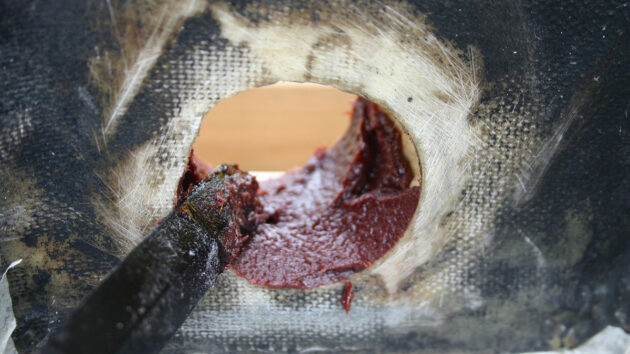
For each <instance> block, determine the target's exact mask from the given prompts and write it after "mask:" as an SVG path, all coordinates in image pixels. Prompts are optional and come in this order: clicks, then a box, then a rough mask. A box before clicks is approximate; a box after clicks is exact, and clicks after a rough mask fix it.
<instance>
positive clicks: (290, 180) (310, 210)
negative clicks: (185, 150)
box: [232, 99, 420, 288]
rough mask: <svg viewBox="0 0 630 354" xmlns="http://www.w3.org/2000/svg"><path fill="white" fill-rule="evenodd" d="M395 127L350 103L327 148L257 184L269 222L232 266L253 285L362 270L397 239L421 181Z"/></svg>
mask: <svg viewBox="0 0 630 354" xmlns="http://www.w3.org/2000/svg"><path fill="white" fill-rule="evenodd" d="M412 179H413V173H412V170H411V168H410V166H409V163H408V161H407V160H406V159H405V157H404V155H403V152H402V142H401V135H400V132H399V130H398V129H397V128H396V127H395V126H394V124H393V123H392V121H391V120H390V119H389V117H388V116H387V115H386V114H385V112H384V111H383V110H382V109H381V108H380V107H378V106H377V105H376V104H374V103H371V102H369V101H367V100H364V99H358V100H357V101H356V102H355V103H354V109H353V113H352V122H351V125H350V128H349V130H348V131H347V132H346V134H345V135H344V137H343V138H342V139H341V140H340V141H339V143H337V144H336V145H335V146H334V147H333V148H331V149H330V150H324V149H321V150H319V151H317V152H316V153H315V155H314V156H313V157H312V158H311V159H310V160H309V162H308V163H307V164H306V165H305V166H304V167H303V168H301V169H299V170H294V171H291V172H289V173H287V174H285V175H284V176H283V177H281V178H279V179H276V180H270V181H266V182H263V183H261V185H260V190H259V192H258V196H259V198H260V201H261V203H262V204H263V206H264V210H265V211H264V216H265V219H266V221H265V222H263V223H261V224H259V225H258V230H257V232H256V234H255V235H254V237H252V238H251V239H250V240H248V242H247V243H246V244H245V246H244V247H243V249H242V250H241V253H240V254H239V256H238V257H237V258H236V259H235V260H234V261H233V263H232V267H233V268H234V270H235V272H236V274H238V275H240V276H243V277H245V278H247V279H248V280H249V281H250V282H252V283H254V284H260V285H266V286H270V287H292V288H313V287H316V286H320V285H324V284H330V283H333V282H336V281H339V280H342V279H345V278H347V277H348V276H350V275H351V274H353V273H356V272H359V271H361V270H363V269H365V268H367V267H368V266H369V265H370V264H372V263H373V262H374V261H376V260H377V259H378V258H380V257H381V256H383V255H384V254H385V253H386V252H387V251H388V250H389V249H390V248H391V247H392V246H394V244H395V243H396V242H397V241H398V240H399V239H400V237H401V236H402V235H403V233H404V231H405V230H406V229H407V226H408V225H409V222H410V221H411V218H412V216H413V214H414V212H415V210H416V206H417V205H418V199H419V197H420V187H417V186H414V187H410V183H411V181H412Z"/></svg>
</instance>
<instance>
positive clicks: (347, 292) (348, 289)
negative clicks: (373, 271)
mask: <svg viewBox="0 0 630 354" xmlns="http://www.w3.org/2000/svg"><path fill="white" fill-rule="evenodd" d="M352 299H354V292H353V291H352V283H351V282H346V284H345V285H344V286H343V294H341V306H343V309H344V310H346V315H347V314H348V313H350V305H352Z"/></svg>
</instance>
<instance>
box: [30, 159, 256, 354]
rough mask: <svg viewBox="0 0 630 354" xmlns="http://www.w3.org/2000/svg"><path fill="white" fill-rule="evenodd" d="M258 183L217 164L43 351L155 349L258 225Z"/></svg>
mask: <svg viewBox="0 0 630 354" xmlns="http://www.w3.org/2000/svg"><path fill="white" fill-rule="evenodd" d="M257 188H258V184H257V182H256V180H255V179H254V178H253V177H251V176H250V175H248V174H247V173H244V172H241V171H240V170H238V169H237V168H235V167H233V166H229V165H222V166H220V167H218V168H217V170H215V172H213V173H212V174H210V175H209V176H208V178H207V179H206V180H205V181H203V182H201V183H200V184H199V185H198V186H196V187H195V188H194V189H193V190H192V193H191V194H190V195H189V196H188V197H187V198H186V199H185V200H184V201H183V202H181V201H180V203H179V205H178V206H177V208H176V210H175V211H173V212H172V213H171V214H170V215H169V216H167V217H166V218H165V219H164V220H163V221H162V222H161V223H160V225H159V226H158V227H157V228H156V229H155V230H153V232H151V234H150V235H149V236H147V238H146V239H145V240H144V241H143V242H142V243H140V245H138V246H137V247H136V248H135V249H134V250H133V251H132V252H131V253H130V254H129V255H128V256H127V257H126V258H125V259H124V260H123V262H122V263H121V264H120V265H119V266H118V267H117V268H116V269H115V270H114V271H113V272H112V273H111V274H110V275H109V276H108V277H107V278H106V279H105V280H104V281H103V282H102V283H101V284H100V286H99V287H98V288H97V289H96V290H95V291H94V292H93V293H92V294H91V295H89V296H88V297H87V298H86V299H85V300H84V302H83V303H82V304H81V305H80V306H79V308H78V309H77V310H76V311H75V312H74V313H73V314H72V315H71V316H70V318H69V319H68V321H67V322H66V323H65V325H64V326H63V327H62V328H60V329H59V330H58V331H57V332H55V333H54V334H53V335H52V336H51V337H50V338H49V340H48V342H47V343H46V344H45V346H44V347H43V348H42V350H41V351H42V352H44V353H91V354H94V353H111V352H119V353H147V352H156V351H159V350H160V349H161V348H162V347H163V346H164V344H165V343H166V342H167V341H168V339H169V338H170V337H171V336H172V335H173V334H174V333H175V332H176V331H177V329H178V328H179V327H180V325H181V324H182V322H184V320H185V319H186V317H188V314H189V313H190V311H191V310H192V309H193V307H194V306H195V305H196V304H197V302H198V301H199V299H201V297H202V296H203V295H204V294H205V292H206V291H207V290H208V289H209V288H210V287H212V286H213V285H214V282H215V280H216V278H217V277H218V276H219V274H221V272H222V271H223V269H224V267H225V265H226V264H227V263H229V262H230V261H231V259H232V257H233V256H235V255H236V254H237V253H238V251H239V249H240V246H241V245H242V244H243V242H244V241H245V240H246V239H247V237H248V235H250V234H251V233H252V232H253V231H254V230H255V228H256V221H255V218H256V215H257V213H258V211H259V206H260V204H259V203H258V201H257V200H256V189H257Z"/></svg>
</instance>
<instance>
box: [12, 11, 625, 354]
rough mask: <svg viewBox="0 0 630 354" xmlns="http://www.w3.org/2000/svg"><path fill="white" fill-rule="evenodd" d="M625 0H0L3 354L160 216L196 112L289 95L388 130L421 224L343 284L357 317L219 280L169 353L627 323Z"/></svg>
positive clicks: (545, 339)
mask: <svg viewBox="0 0 630 354" xmlns="http://www.w3.org/2000/svg"><path fill="white" fill-rule="evenodd" d="M629 7H630V5H629V3H627V2H623V1H579V0H577V1H572V0H571V1H569V0H562V1H533V0H524V1H517V0H507V1H490V0H487V1H485V0H482V1H464V0H462V1H459V0H451V1H434V0H426V1H409V2H405V1H350V0H348V1H345V0H339V1H336V0H327V1H316V2H310V1H285V0H276V1H271V0H270V1H266V0H260V1H247V0H243V1H238V0H235V1H226V2H223V1H207V2H205V1H202V0H185V1H174V0H173V1H169V0H163V1H140V0H138V1H135V0H127V1H122V0H121V1H118V0H111V1H110V0H105V1H96V0H85V1H75V0H64V1H52V2H42V1H36V0H5V1H2V2H1V3H0V18H1V20H0V21H1V22H0V122H1V123H0V197H1V198H0V259H1V260H2V262H3V266H4V265H7V264H9V263H11V262H12V261H15V260H17V259H23V261H22V263H21V264H19V265H18V266H17V267H15V268H14V269H12V270H11V271H9V273H8V279H9V285H10V291H11V297H12V301H13V310H14V313H15V315H16V318H17V329H16V330H15V332H14V333H13V340H14V343H15V346H16V348H17V349H18V350H21V351H29V350H32V349H34V348H35V347H36V346H37V344H38V343H41V341H42V340H43V338H44V337H45V336H46V335H47V334H48V333H49V331H51V330H53V329H54V328H56V326H58V324H59V321H60V320H61V319H63V317H64V316H65V315H67V313H68V311H70V309H71V308H72V307H73V306H76V305H77V303H78V301H79V300H80V299H81V298H82V297H83V296H84V295H85V294H86V293H87V292H88V291H89V290H90V289H92V288H93V287H94V286H96V285H97V284H98V283H99V281H100V280H101V279H102V278H103V276H104V275H105V274H107V272H108V271H109V270H110V269H111V268H112V267H113V266H114V265H115V264H116V263H117V262H118V261H119V260H120V259H121V257H123V256H124V255H125V254H126V253H127V252H128V251H129V250H130V249H131V248H132V247H133V246H134V245H136V244H137V243H138V242H139V241H140V240H141V239H142V237H143V236H144V235H146V234H147V233H148V232H149V231H150V230H151V228H152V227H153V226H154V225H155V222H156V221H157V220H159V219H160V218H162V217H163V216H165V215H166V214H167V213H168V212H169V210H170V209H171V208H172V201H173V197H174V195H175V188H176V184H177V181H178V179H179V177H180V176H181V174H182V172H183V170H184V168H185V165H186V161H187V157H188V154H189V151H190V148H191V145H192V142H193V140H194V138H195V136H196V134H197V132H198V129H199V125H200V121H201V118H202V117H203V115H204V114H205V113H206V112H208V111H209V110H210V109H211V108H212V107H213V106H214V105H215V104H216V103H217V102H218V101H220V100H221V99H224V98H227V97H229V96H232V95H235V94H236V93H238V92H240V91H243V90H245V89H247V88H252V87H259V86H262V85H266V84H270V83H274V82H276V81H279V80H287V81H298V82H303V81H308V82H315V83H321V84H327V85H331V86H334V87H336V88H339V89H341V90H344V91H348V92H351V93H355V94H358V95H361V96H363V97H365V98H368V99H370V100H372V101H374V102H376V103H378V104H379V105H380V106H382V107H383V108H384V109H386V110H387V111H388V112H390V113H391V114H392V116H393V117H394V118H395V119H396V120H397V121H398V122H399V123H400V125H401V127H402V128H403V129H404V131H405V132H406V133H407V135H408V136H409V137H410V139H411V141H413V146H412V147H411V148H415V153H416V154H417V157H418V161H419V164H418V163H416V165H417V166H419V169H420V171H421V175H422V196H421V199H420V202H419V205H418V208H417V211H416V214H415V216H414V219H413V221H412V223H411V225H410V227H409V229H408V231H407V233H406V234H405V236H404V237H403V239H402V240H401V241H400V242H399V244H397V245H396V246H395V247H394V248H393V249H392V250H391V251H390V252H389V253H387V254H386V255H385V257H384V258H383V259H382V260H380V261H379V262H378V263H376V264H374V265H373V266H371V267H370V268H369V269H367V270H365V271H363V272H361V273H358V274H356V275H355V276H353V277H352V278H351V280H352V282H353V283H354V284H355V294H356V297H355V300H354V302H353V305H352V310H351V311H350V314H349V316H346V315H345V313H344V311H343V310H342V309H341V307H340V304H339V299H340V294H341V290H342V285H341V284H333V285H330V286H325V287H322V288H317V289H315V290H310V291H309V290H291V289H279V290H277V289H276V290H274V289H267V288H263V287H258V286H252V285H249V283H247V281H245V280H244V279H241V278H238V277H236V276H235V275H234V274H233V273H231V272H227V273H226V274H224V275H223V276H222V278H221V280H220V282H219V283H218V284H217V285H216V286H215V288H214V289H213V290H212V291H211V292H210V293H209V294H207V296H206V297H205V298H204V299H203V300H202V301H201V303H200V304H199V305H198V306H197V308H196V309H195V311H194V312H193V314H192V315H191V316H190V318H189V319H188V320H187V321H186V322H185V324H184V326H183V327H182V328H181V329H180V331H179V332H178V333H177V334H176V336H175V337H174V338H173V339H172V340H171V342H170V343H169V345H168V347H167V348H166V350H170V351H175V352H186V351H213V352H232V351H273V352H275V351H305V350H344V351H354V350H356V351H383V350H388V351H426V352H448V351H457V352H461V351H473V352H476V351H480V350H489V351H519V350H540V349H549V348H552V349H553V348H561V347H572V346H575V345H578V344H579V343H581V342H583V341H585V340H587V339H588V338H589V337H590V336H592V335H593V334H595V333H597V332H598V331H599V330H601V329H602V328H604V327H605V326H607V325H613V326H619V327H622V328H624V329H625V330H626V331H628V330H630V322H629V321H630V319H629V317H628V315H629V311H630V301H628V299H629V295H630V272H629V270H630V251H629V250H630V247H629V246H630V239H629V238H628V235H630V173H629V172H630V130H629V129H630V118H629V116H628V115H629V113H628V112H629V111H630V70H629V68H630V59H629V58H630V37H629V36H628V30H629V29H630V9H629ZM296 119H299V117H296ZM412 150H414V149H412ZM226 162H230V161H226ZM235 162H238V161H235ZM2 269H5V268H4V267H3V268H2Z"/></svg>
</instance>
